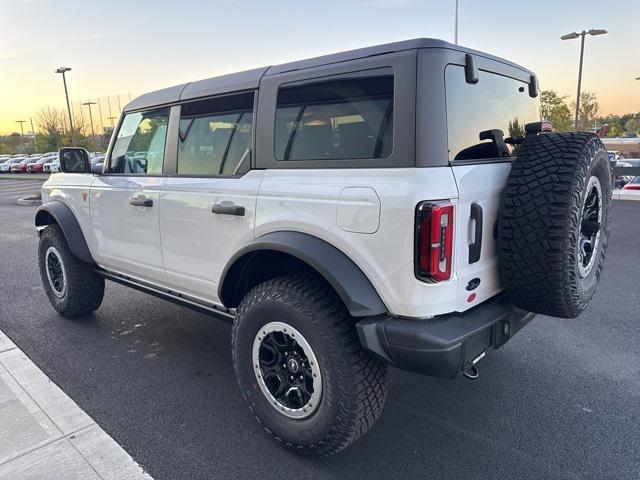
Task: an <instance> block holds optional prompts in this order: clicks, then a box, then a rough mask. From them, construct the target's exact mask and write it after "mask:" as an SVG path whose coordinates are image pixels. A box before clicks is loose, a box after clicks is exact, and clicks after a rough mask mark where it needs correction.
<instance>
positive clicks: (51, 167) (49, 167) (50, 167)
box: [42, 158, 60, 173]
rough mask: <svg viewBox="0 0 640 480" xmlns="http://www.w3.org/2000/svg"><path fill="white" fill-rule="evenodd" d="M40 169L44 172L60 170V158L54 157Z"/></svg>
mask: <svg viewBox="0 0 640 480" xmlns="http://www.w3.org/2000/svg"><path fill="white" fill-rule="evenodd" d="M42 171H43V172H45V173H54V172H59V171H60V160H59V159H58V158H55V159H54V160H53V161H52V162H50V163H45V164H44V166H43V168H42Z"/></svg>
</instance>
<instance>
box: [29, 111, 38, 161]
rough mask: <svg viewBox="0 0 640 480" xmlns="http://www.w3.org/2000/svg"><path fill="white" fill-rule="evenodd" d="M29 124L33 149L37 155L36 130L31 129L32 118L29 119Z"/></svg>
mask: <svg viewBox="0 0 640 480" xmlns="http://www.w3.org/2000/svg"><path fill="white" fill-rule="evenodd" d="M29 122H31V132H32V133H33V148H34V149H35V151H36V153H38V144H37V143H36V130H35V128H33V118H32V117H29Z"/></svg>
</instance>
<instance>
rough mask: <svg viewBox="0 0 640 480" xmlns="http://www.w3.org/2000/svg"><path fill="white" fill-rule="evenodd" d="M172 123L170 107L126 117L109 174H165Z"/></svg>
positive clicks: (115, 146)
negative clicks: (169, 125)
mask: <svg viewBox="0 0 640 480" xmlns="http://www.w3.org/2000/svg"><path fill="white" fill-rule="evenodd" d="M168 121H169V109H168V108H163V109H159V110H151V111H147V112H135V113H128V114H127V115H125V117H124V119H123V120H122V125H121V126H120V129H119V130H118V135H117V137H116V141H115V143H114V145H113V151H112V152H111V159H110V162H109V172H110V173H122V174H132V175H159V174H161V173H162V163H163V161H164V143H165V140H166V137H167V123H168Z"/></svg>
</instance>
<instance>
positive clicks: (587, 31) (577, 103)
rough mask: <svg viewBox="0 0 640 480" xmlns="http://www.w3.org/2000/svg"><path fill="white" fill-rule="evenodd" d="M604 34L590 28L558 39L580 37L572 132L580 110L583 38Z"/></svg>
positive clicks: (603, 31) (575, 126)
mask: <svg viewBox="0 0 640 480" xmlns="http://www.w3.org/2000/svg"><path fill="white" fill-rule="evenodd" d="M605 33H607V31H606V30H601V29H600V30H599V29H594V28H592V29H591V30H586V31H585V30H583V31H582V32H580V33H578V32H571V33H567V34H566V35H562V36H561V37H560V39H561V40H573V39H576V38H579V37H582V38H581V41H580V67H579V68H578V94H577V95H576V114H575V117H574V119H573V130H574V131H576V130H578V112H579V110H580V87H581V85H582V59H583V57H584V37H585V36H586V35H604V34H605Z"/></svg>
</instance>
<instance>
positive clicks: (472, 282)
mask: <svg viewBox="0 0 640 480" xmlns="http://www.w3.org/2000/svg"><path fill="white" fill-rule="evenodd" d="M479 285H480V279H479V278H472V279H471V280H469V283H467V291H468V292H470V291H471V290H475V289H476V288H478V286H479Z"/></svg>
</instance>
